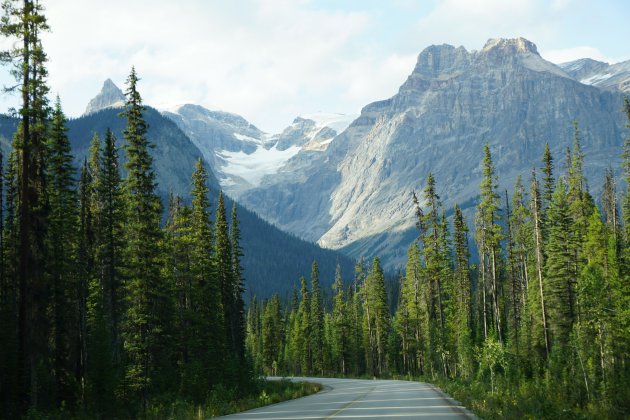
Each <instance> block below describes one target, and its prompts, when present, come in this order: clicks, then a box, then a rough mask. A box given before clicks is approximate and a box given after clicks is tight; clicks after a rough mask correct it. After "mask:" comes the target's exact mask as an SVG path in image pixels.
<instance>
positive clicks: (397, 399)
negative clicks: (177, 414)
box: [221, 378, 475, 420]
mask: <svg viewBox="0 0 630 420" xmlns="http://www.w3.org/2000/svg"><path fill="white" fill-rule="evenodd" d="M293 380H294V381H308V382H317V383H320V384H322V385H323V387H324V389H323V390H322V391H320V392H319V393H317V394H314V395H310V396H308V397H304V398H300V399H297V400H291V401H285V402H281V403H278V404H274V405H270V406H266V407H261V408H257V409H255V410H250V411H246V412H243V413H238V414H233V415H230V416H224V417H221V418H224V419H229V420H258V419H267V420H270V419H275V420H288V419H295V420H302V419H304V420H306V419H416V418H440V419H462V418H475V417H474V416H473V415H472V413H470V412H469V411H468V410H466V409H465V408H464V407H462V406H461V405H459V404H458V403H457V402H456V401H454V400H453V399H451V398H449V397H448V396H446V395H444V394H443V393H442V392H441V391H439V390H438V389H437V388H435V387H434V386H432V385H430V384H427V383H422V382H408V381H393V380H368V379H335V378H293Z"/></svg>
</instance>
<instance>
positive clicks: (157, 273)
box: [122, 68, 171, 410]
mask: <svg viewBox="0 0 630 420" xmlns="http://www.w3.org/2000/svg"><path fill="white" fill-rule="evenodd" d="M137 83H138V77H137V75H136V71H135V69H134V68H132V69H131V73H130V75H129V78H128V79H127V84H128V87H127V91H126V95H127V103H126V105H125V110H124V111H123V113H122V115H123V116H124V117H126V118H127V127H126V128H125V130H124V132H123V134H124V137H125V140H126V144H125V147H124V149H125V152H126V154H127V162H126V164H125V169H126V170H127V178H126V179H125V181H124V199H125V204H126V212H125V213H126V218H127V223H126V224H125V240H126V249H125V266H126V273H125V277H126V278H125V284H124V295H125V306H126V312H125V317H124V321H123V346H124V350H125V355H126V369H125V388H126V392H128V393H129V394H130V395H129V397H131V398H139V400H140V402H141V407H142V409H143V410H146V407H147V402H148V400H149V398H150V395H151V393H152V391H153V390H156V389H159V387H160V385H164V383H165V382H161V380H162V381H165V380H166V378H164V377H163V376H161V377H160V375H163V374H164V373H165V372H164V371H163V370H162V369H161V368H163V367H165V366H163V364H165V363H166V362H167V360H168V355H167V353H168V349H167V348H166V346H165V342H166V341H165V340H166V333H167V329H168V323H169V320H168V317H169V315H170V313H171V311H170V309H169V306H170V301H169V298H168V293H167V290H166V284H165V281H164V278H163V276H162V270H161V265H162V261H161V249H160V246H161V244H162V231H161V229H160V215H161V203H160V199H159V197H158V196H157V195H156V193H155V187H156V185H155V172H154V171H153V158H152V157H151V154H150V153H149V150H150V148H151V147H152V144H151V143H150V142H149V140H148V139H147V124H146V122H145V120H144V117H143V114H142V113H143V111H144V107H143V106H142V99H141V97H140V93H139V92H138V90H137ZM160 382H161V383H160Z"/></svg>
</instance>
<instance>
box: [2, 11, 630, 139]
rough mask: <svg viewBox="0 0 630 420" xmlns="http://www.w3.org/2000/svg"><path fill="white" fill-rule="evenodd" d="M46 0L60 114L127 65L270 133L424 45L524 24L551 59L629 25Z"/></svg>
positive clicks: (483, 36) (351, 95)
mask: <svg viewBox="0 0 630 420" xmlns="http://www.w3.org/2000/svg"><path fill="white" fill-rule="evenodd" d="M43 2H44V4H45V5H46V6H47V11H46V15H47V17H48V19H49V23H50V26H51V28H52V32H51V33H49V34H46V36H45V39H44V47H45V49H46V51H47V52H48V54H49V57H50V63H49V72H50V78H49V81H50V85H51V87H52V90H53V92H55V93H57V92H58V93H59V94H60V95H61V99H62V102H63V104H64V108H65V110H66V112H67V113H68V114H70V115H72V116H76V115H79V114H81V113H82V112H83V110H84V108H85V105H86V104H87V102H88V101H89V100H90V99H91V98H92V97H93V96H94V95H95V94H96V93H97V92H98V90H99V89H100V87H101V84H102V83H103V81H104V80H105V79H107V78H112V80H114V82H115V83H117V84H118V85H119V86H120V87H123V84H124V81H125V79H126V77H127V74H128V73H129V70H130V68H131V66H132V65H135V66H136V69H137V70H138V73H139V75H140V77H141V78H142V80H141V82H140V85H139V87H140V90H141V93H142V95H143V98H144V99H145V102H146V103H148V104H153V105H158V104H160V105H165V104H175V103H185V102H192V103H198V104H201V105H204V106H207V107H210V108H220V109H225V110H228V111H232V112H236V113H238V114H241V115H243V116H244V117H245V118H247V119H249V120H250V121H252V122H253V123H254V124H256V125H257V126H259V127H260V128H261V129H263V130H266V131H270V132H277V131H279V130H281V129H282V128H284V126H286V125H287V124H288V123H290V121H291V120H292V119H293V117H295V116H296V115H302V114H306V113H313V112H319V111H325V112H341V113H346V114H351V113H356V112H358V111H359V110H360V109H361V108H362V107H363V106H365V105H366V104H367V103H369V102H372V101H374V100H379V99H385V98H388V97H390V96H392V95H393V94H395V93H396V92H397V90H398V87H399V86H400V85H401V84H402V83H403V82H404V81H405V79H406V77H407V76H408V75H409V73H410V72H411V71H412V69H413V66H414V63H415V58H416V56H417V55H418V53H419V52H420V51H422V50H423V49H424V48H425V47H427V46H428V45H430V44H443V43H449V44H453V45H455V46H459V45H464V46H465V47H466V48H467V49H469V50H471V49H480V48H482V47H483V45H484V43H485V42H486V41H487V40H488V39H489V38H496V37H517V36H523V37H525V38H528V39H530V40H531V41H533V42H535V43H536V44H537V45H538V47H539V50H540V51H545V52H544V54H543V56H545V57H546V58H547V59H550V60H551V61H556V62H557V61H566V60H570V59H573V58H577V57H582V56H591V57H592V58H595V59H605V58H606V57H605V54H604V53H602V52H600V51H605V52H606V54H608V55H619V54H624V53H625V52H624V51H623V50H621V51H620V49H621V48H622V47H619V43H618V42H617V40H618V39H626V38H627V37H628V36H627V35H626V34H627V33H628V27H626V29H623V25H615V26H614V27H615V28H617V32H616V33H615V35H614V37H613V39H606V34H607V33H608V31H606V29H605V27H606V19H611V18H612V16H616V15H620V14H622V13H620V11H619V10H615V7H612V6H606V5H605V4H604V3H602V4H598V5H597V9H596V11H597V16H598V17H599V18H598V19H590V15H591V13H589V10H590V9H593V6H592V5H590V6H589V5H588V4H587V3H585V2H586V0H510V1H507V0H427V1H426V2H417V1H413V0H395V1H392V2H384V3H382V4H381V3H380V2H365V1H364V0H344V1H343V2H336V1H334V0H333V1H331V0H329V1H326V2H321V1H316V0H232V1H207V0H178V1H176V2H174V1H165V0H134V1H128V0H108V1H106V2H105V1H102V0H82V1H80V2H77V1H76V0H43ZM589 7H590V9H589ZM626 7H627V6H626ZM617 8H618V7H617ZM585 9H586V11H585ZM609 9H612V12H611V10H609ZM584 19H587V21H584ZM576 27H577V28H576ZM603 28H604V29H603ZM589 31H590V32H589ZM620 31H621V32H620ZM576 35H580V36H581V38H580V39H587V42H584V41H582V42H578V41H576V40H575V37H576ZM609 37H612V35H610V36H609ZM591 38H592V39H593V40H592V41H591ZM576 45H592V46H593V47H576ZM610 46H615V47H614V48H615V50H612V49H610V48H609V47H610ZM589 48H591V49H589ZM606 61H609V60H606ZM613 61H614V60H613ZM0 79H3V76H2V75H1V74H0ZM4 79H7V78H6V77H4ZM8 102H10V101H7V98H6V95H5V96H0V105H2V107H3V108H4V107H5V106H6V104H7V103H8Z"/></svg>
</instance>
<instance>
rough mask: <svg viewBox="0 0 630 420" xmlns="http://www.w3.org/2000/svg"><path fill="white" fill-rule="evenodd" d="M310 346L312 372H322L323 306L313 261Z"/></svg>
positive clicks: (317, 269) (316, 269) (316, 267)
mask: <svg viewBox="0 0 630 420" xmlns="http://www.w3.org/2000/svg"><path fill="white" fill-rule="evenodd" d="M310 309H311V316H310V327H311V328H310V337H309V338H310V340H311V344H310V348H311V352H312V355H313V372H315V373H317V374H320V375H323V374H324V354H323V348H324V308H323V302H322V291H321V288H320V286H319V268H318V266H317V261H313V266H312V270H311V308H310Z"/></svg>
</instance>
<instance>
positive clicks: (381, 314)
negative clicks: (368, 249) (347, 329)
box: [361, 257, 390, 376]
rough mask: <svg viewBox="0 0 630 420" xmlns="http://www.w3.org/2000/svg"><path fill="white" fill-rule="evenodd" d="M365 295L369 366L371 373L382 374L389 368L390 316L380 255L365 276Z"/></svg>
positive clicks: (366, 349) (364, 326)
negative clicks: (388, 340) (387, 352)
mask: <svg viewBox="0 0 630 420" xmlns="http://www.w3.org/2000/svg"><path fill="white" fill-rule="evenodd" d="M361 294H362V297H363V308H364V311H365V315H364V318H363V331H364V337H365V338H364V339H365V341H366V343H365V351H366V359H367V366H368V369H369V370H370V373H371V374H372V375H374V376H380V375H382V374H383V373H385V371H386V369H387V363H386V362H387V354H386V349H387V338H388V336H389V333H390V316H389V309H388V307H387V293H386V291H385V278H384V276H383V269H382V268H381V262H380V260H379V259H378V257H375V258H374V260H373V262H372V268H371V269H370V271H369V273H368V275H367V276H366V278H365V283H364V284H363V288H362V290H361Z"/></svg>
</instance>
